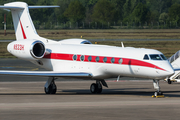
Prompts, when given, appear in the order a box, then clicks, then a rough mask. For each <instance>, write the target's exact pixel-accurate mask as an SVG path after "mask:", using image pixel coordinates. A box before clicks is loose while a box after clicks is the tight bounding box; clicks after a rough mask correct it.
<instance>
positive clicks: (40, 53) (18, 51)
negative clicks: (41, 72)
mask: <svg viewBox="0 0 180 120" xmlns="http://www.w3.org/2000/svg"><path fill="white" fill-rule="evenodd" d="M7 50H8V51H9V52H10V53H11V54H13V55H14V56H16V57H18V58H21V59H27V60H37V59H41V58H43V57H44V55H45V52H46V49H45V45H44V43H43V42H42V41H39V40H18V41H14V42H11V43H9V44H8V46H7Z"/></svg>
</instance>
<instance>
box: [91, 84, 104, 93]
mask: <svg viewBox="0 0 180 120" xmlns="http://www.w3.org/2000/svg"><path fill="white" fill-rule="evenodd" d="M90 91H91V93H93V94H95V93H101V92H102V85H101V84H96V83H92V84H91V86H90Z"/></svg>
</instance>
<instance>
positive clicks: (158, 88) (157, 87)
mask: <svg viewBox="0 0 180 120" xmlns="http://www.w3.org/2000/svg"><path fill="white" fill-rule="evenodd" d="M153 85H154V89H155V90H157V91H156V92H154V95H153V96H152V97H156V98H159V97H164V95H163V93H162V92H161V91H160V87H159V80H153Z"/></svg>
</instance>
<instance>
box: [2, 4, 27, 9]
mask: <svg viewBox="0 0 180 120" xmlns="http://www.w3.org/2000/svg"><path fill="white" fill-rule="evenodd" d="M0 8H2V9H24V7H15V6H2V5H0Z"/></svg>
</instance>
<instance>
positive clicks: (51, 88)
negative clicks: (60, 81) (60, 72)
mask: <svg viewBox="0 0 180 120" xmlns="http://www.w3.org/2000/svg"><path fill="white" fill-rule="evenodd" d="M54 80H55V79H54V77H49V79H48V80H47V82H46V84H45V85H44V91H45V93H46V94H56V91H57V87H56V84H55V82H54Z"/></svg>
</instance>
